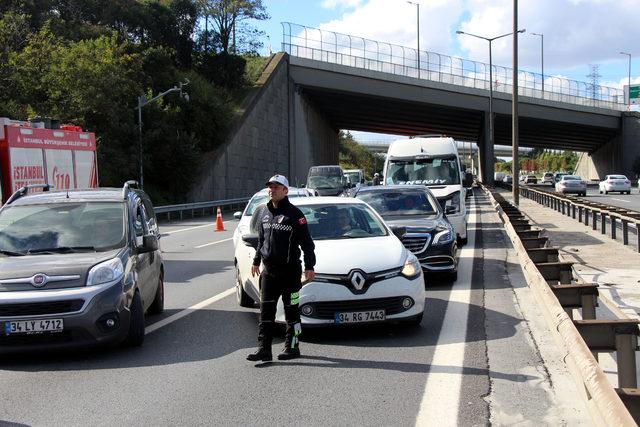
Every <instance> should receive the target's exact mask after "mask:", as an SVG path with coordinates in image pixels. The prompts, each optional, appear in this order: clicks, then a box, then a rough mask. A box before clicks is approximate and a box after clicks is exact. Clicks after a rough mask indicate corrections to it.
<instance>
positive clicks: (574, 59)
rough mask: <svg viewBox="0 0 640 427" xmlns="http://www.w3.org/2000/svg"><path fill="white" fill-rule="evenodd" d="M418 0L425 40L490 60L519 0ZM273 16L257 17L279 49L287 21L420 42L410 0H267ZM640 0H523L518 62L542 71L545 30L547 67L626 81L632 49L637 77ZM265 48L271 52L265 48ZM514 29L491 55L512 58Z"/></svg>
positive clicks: (430, 46)
mask: <svg viewBox="0 0 640 427" xmlns="http://www.w3.org/2000/svg"><path fill="white" fill-rule="evenodd" d="M413 1H414V2H416V1H417V2H419V3H420V47H421V50H422V51H425V50H426V51H431V52H437V53H441V54H446V55H450V56H455V57H461V58H465V59H469V60H474V61H479V62H488V59H489V58H488V45H487V43H486V42H485V41H483V40H478V39H474V38H472V37H468V36H460V35H456V30H463V31H466V32H468V33H473V34H478V35H482V36H485V37H494V36H496V35H500V34H504V33H507V32H511V30H512V25H513V24H512V22H513V21H512V19H513V9H512V7H513V0H413ZM264 4H265V6H266V8H267V12H268V13H269V14H270V15H271V19H269V20H268V21H262V22H257V23H256V26H257V27H258V28H259V29H261V30H263V31H265V32H266V33H267V34H268V36H269V39H268V40H267V39H265V40H264V42H265V46H268V44H269V43H271V46H272V49H273V51H279V50H280V49H281V43H282V26H281V24H280V22H283V21H287V22H293V23H296V24H301V25H305V26H308V27H314V28H322V29H324V30H329V31H336V32H340V33H345V34H350V35H353V36H361V37H365V38H368V39H371V40H376V41H380V42H388V43H392V44H397V45H401V46H406V47H412V48H413V47H415V46H416V7H415V6H414V5H412V4H409V3H408V2H407V1H406V0H265V1H264ZM639 14H640V0H528V1H527V0H520V1H519V13H518V19H519V24H520V25H519V28H526V29H527V32H526V33H525V34H522V35H520V37H519V39H518V40H519V66H520V68H521V69H523V70H527V71H531V72H535V73H540V68H541V64H540V59H541V46H540V37H537V36H534V35H532V34H531V32H536V33H542V34H544V61H545V75H553V76H562V77H566V78H569V79H573V80H578V81H583V82H588V81H589V78H588V77H587V74H589V73H590V71H591V69H590V64H597V65H598V67H599V69H598V73H599V74H600V78H599V83H600V85H603V86H609V87H616V88H622V86H623V85H624V84H626V83H627V74H628V57H627V56H625V55H621V54H620V53H619V52H620V51H625V52H628V53H631V54H632V68H631V78H632V80H631V81H632V83H633V84H636V83H640V44H638V40H640V25H638V19H637V17H638V16H639ZM263 53H265V54H266V53H268V50H267V48H266V47H265V50H264V52H263ZM511 57H512V44H511V39H510V37H506V38H504V39H501V40H498V41H495V42H494V43H493V63H494V64H495V65H502V66H506V67H510V66H511V62H512V58H511Z"/></svg>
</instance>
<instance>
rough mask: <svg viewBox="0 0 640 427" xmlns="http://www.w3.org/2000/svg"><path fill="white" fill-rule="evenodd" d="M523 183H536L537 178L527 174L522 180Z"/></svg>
mask: <svg viewBox="0 0 640 427" xmlns="http://www.w3.org/2000/svg"><path fill="white" fill-rule="evenodd" d="M523 182H524V183H525V184H537V183H538V178H536V176H535V175H527V176H526V177H525V178H524V181H523Z"/></svg>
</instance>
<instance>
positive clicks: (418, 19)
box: [407, 1, 420, 78]
mask: <svg viewBox="0 0 640 427" xmlns="http://www.w3.org/2000/svg"><path fill="white" fill-rule="evenodd" d="M407 3H409V4H413V5H415V6H416V21H417V22H416V30H417V31H416V32H417V33H418V51H417V52H416V58H417V61H418V78H420V3H418V2H412V1H407Z"/></svg>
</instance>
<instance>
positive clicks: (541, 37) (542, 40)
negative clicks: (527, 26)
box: [531, 33, 544, 98]
mask: <svg viewBox="0 0 640 427" xmlns="http://www.w3.org/2000/svg"><path fill="white" fill-rule="evenodd" d="M531 34H533V35H534V36H540V50H541V54H540V58H541V61H542V98H544V34H538V33H531Z"/></svg>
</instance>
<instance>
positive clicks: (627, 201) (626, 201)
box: [611, 197, 631, 203]
mask: <svg viewBox="0 0 640 427" xmlns="http://www.w3.org/2000/svg"><path fill="white" fill-rule="evenodd" d="M611 200H617V201H619V202H625V203H631V202H630V201H629V200H623V199H616V198H615V197H611Z"/></svg>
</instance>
